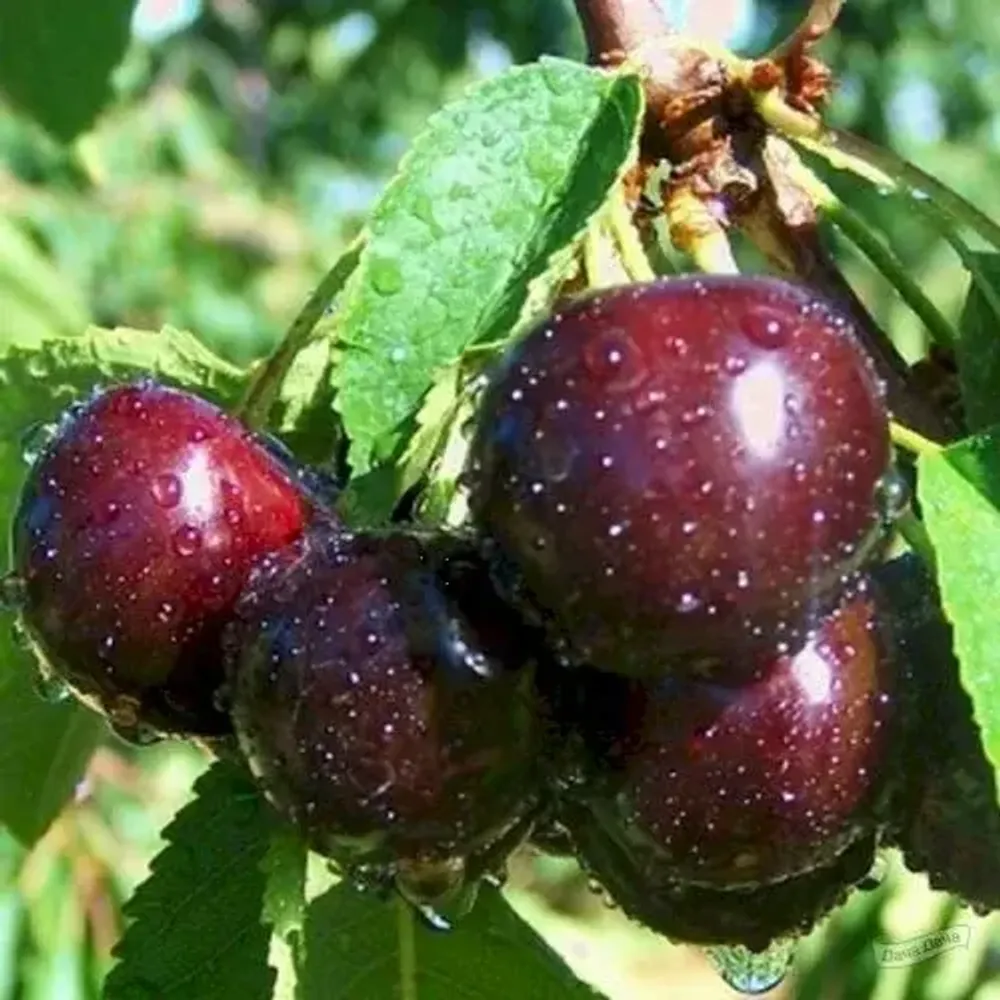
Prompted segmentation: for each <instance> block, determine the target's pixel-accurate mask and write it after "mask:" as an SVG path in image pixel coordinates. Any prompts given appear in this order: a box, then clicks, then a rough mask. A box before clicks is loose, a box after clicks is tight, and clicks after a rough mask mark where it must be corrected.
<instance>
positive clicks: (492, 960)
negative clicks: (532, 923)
mask: <svg viewBox="0 0 1000 1000" xmlns="http://www.w3.org/2000/svg"><path fill="white" fill-rule="evenodd" d="M397 928H398V920H397V910H396V906H395V905H394V904H391V903H385V902H380V901H379V900H377V899H375V898H373V897H371V896H368V895H365V894H362V893H359V892H357V891H356V890H355V889H353V888H352V887H351V886H349V885H347V884H345V883H340V884H339V885H336V886H334V887H333V888H332V889H330V890H329V891H328V892H326V893H325V894H324V895H322V896H320V897H319V898H317V899H316V900H314V901H313V902H312V903H311V904H310V906H309V910H308V913H307V916H306V947H307V958H306V965H305V974H304V976H303V979H302V983H301V988H302V1000H373V998H375V997H394V996H398V995H399V993H398V984H399V975H400V966H399V963H400V950H399V942H398V940H397V934H398V929H397ZM415 947H416V955H415V959H416V982H417V995H418V996H419V997H420V1000H511V998H512V997H516V998H517V1000H594V997H595V994H594V993H593V991H591V990H590V989H589V988H588V987H586V986H584V985H583V984H582V983H580V982H579V981H578V980H577V979H576V978H575V977H574V975H573V973H572V972H570V970H569V968H568V967H567V966H566V965H565V964H564V963H563V961H562V960H561V959H560V958H559V957H558V956H557V955H556V954H555V953H554V952H553V951H552V950H551V949H550V948H549V947H548V946H547V945H546V944H545V942H544V941H543V940H542V939H541V938H540V937H539V936H538V935H537V934H535V932H534V931H533V930H532V929H531V928H530V927H529V926H528V925H527V924H526V923H524V921H522V920H521V918H520V917H518V916H517V914H516V913H515V912H514V911H513V910H512V909H511V908H510V906H509V905H508V903H507V901H506V900H505V899H504V898H503V896H502V895H501V894H500V893H499V892H497V891H496V890H495V889H491V888H487V887H484V888H483V889H482V890H481V892H480V896H479V900H478V901H477V903H476V905H475V906H474V907H473V909H472V912H471V913H470V914H468V915H467V916H466V917H464V918H463V919H462V921H461V922H460V923H459V924H457V925H456V927H455V929H454V930H452V931H451V932H450V933H447V934H442V933H441V932H440V931H429V930H425V929H423V927H422V926H418V927H417V928H416V942H415Z"/></svg>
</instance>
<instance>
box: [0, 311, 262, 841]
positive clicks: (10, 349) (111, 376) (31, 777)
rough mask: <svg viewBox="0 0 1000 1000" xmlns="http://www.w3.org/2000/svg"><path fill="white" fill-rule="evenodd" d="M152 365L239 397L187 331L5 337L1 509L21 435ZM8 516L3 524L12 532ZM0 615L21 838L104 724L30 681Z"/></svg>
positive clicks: (239, 377) (4, 811)
mask: <svg viewBox="0 0 1000 1000" xmlns="http://www.w3.org/2000/svg"><path fill="white" fill-rule="evenodd" d="M147 373H148V374H156V375H159V376H161V377H164V378H168V379H169V380H170V381H172V382H174V383H176V384H179V385H182V386H186V387H188V388H193V389H196V390H197V391H199V392H202V393H204V394H205V395H212V396H215V397H216V398H221V399H229V400H231V399H235V398H236V397H237V396H238V394H239V392H240V390H241V386H242V383H243V373H242V372H241V371H240V370H239V369H236V368H233V367H232V366H230V365H228V364H227V363H226V362H224V361H222V360H221V359H220V358H217V357H216V356H215V355H214V354H212V353H211V352H210V351H209V350H208V349H207V348H206V347H204V345H202V344H201V343H200V342H199V341H198V340H196V339H195V338H194V337H193V336H191V334H188V333H182V332H180V331H178V330H164V331H163V332H162V333H147V332H143V331H138V330H122V329H118V330H104V329H99V328H97V327H92V328H90V329H88V330H86V331H85V332H83V333H81V334H80V335H79V336H75V337H53V336H50V337H46V338H44V339H40V340H36V339H34V338H31V339H30V340H29V341H28V342H27V343H20V342H19V343H15V344H11V343H6V344H4V343H3V342H0V394H2V399H3V404H2V406H0V510H2V511H4V512H5V516H9V515H10V513H12V512H13V510H14V508H15V505H16V502H17V496H18V493H19V492H20V489H21V484H22V482H23V481H24V477H25V475H26V473H27V465H26V464H25V462H24V460H23V458H22V454H21V453H22V444H21V442H22V439H23V438H24V436H25V433H26V432H28V431H29V429H30V428H31V427H32V426H33V425H35V424H37V423H39V422H47V421H51V420H55V419H56V418H57V417H58V416H59V414H60V413H61V412H62V411H63V410H64V409H65V408H66V406H68V405H69V404H70V403H71V402H73V401H74V400H75V399H78V398H80V396H82V395H83V394H85V393H87V392H89V391H90V390H91V389H92V388H93V386H94V385H96V384H98V383H101V382H114V381H117V380H123V379H128V378H134V377H137V376H140V375H143V374H147ZM6 529H7V526H6V524H4V526H3V530H4V531H5V532H6ZM11 625H12V621H11V619H10V616H9V615H0V732H3V733H4V739H3V741H2V746H0V823H3V824H5V825H6V826H8V827H9V828H10V829H11V830H12V831H13V832H14V834H15V835H16V836H17V837H18V838H19V839H21V840H23V841H24V842H25V843H28V844H30V843H32V842H34V841H35V840H36V839H37V838H38V837H40V836H41V835H42V834H43V833H44V832H45V830H46V829H47V828H48V826H49V824H50V823H51V822H52V820H53V819H54V818H55V817H56V815H57V814H58V813H59V810H60V809H61V808H62V806H63V804H64V803H65V802H66V800H67V799H68V798H69V796H70V795H71V794H72V792H73V789H74V788H75V787H76V784H77V782H78V781H79V780H80V777H81V776H82V775H83V771H84V769H85V768H86V766H87V762H88V760H89V758H90V754H91V751H92V750H93V748H94V746H95V745H96V743H97V741H98V740H99V739H100V736H101V734H102V732H103V731H104V729H103V725H102V723H101V722H100V720H99V719H98V718H97V717H96V716H95V715H94V714H93V713H92V712H90V711H88V710H87V709H85V708H83V707H82V706H81V705H79V704H77V703H76V702H73V701H70V702H66V703H63V704H58V705H52V704H48V703H47V702H44V701H42V700H41V699H40V698H38V697H37V696H36V695H35V694H34V692H33V690H32V686H33V676H34V664H33V662H32V658H31V656H30V655H29V654H27V653H26V652H25V651H24V650H23V649H22V648H21V647H20V646H19V645H18V644H16V643H15V642H14V641H13V640H12V635H11Z"/></svg>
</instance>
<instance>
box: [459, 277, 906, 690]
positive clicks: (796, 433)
mask: <svg viewBox="0 0 1000 1000" xmlns="http://www.w3.org/2000/svg"><path fill="white" fill-rule="evenodd" d="M888 462H889V438H888V421H887V416H886V411H885V406H884V403H883V398H882V389H881V386H880V384H879V382H878V381H877V379H876V377H875V375H874V374H873V370H872V367H871V364H870V363H869V361H868V360H867V358H866V357H865V355H864V354H863V352H862V350H861V348H860V347H859V344H858V341H857V340H856V338H855V335H854V332H853V331H852V329H851V327H850V324H849V323H848V321H847V320H846V319H845V318H844V317H843V316H841V315H840V314H839V313H838V312H837V311H836V309H835V308H834V307H833V306H831V305H830V304H829V303H827V302H825V301H824V300H823V299H821V298H819V297H818V296H817V295H816V293H814V292H813V291H811V290H810V289H808V288H806V287H803V286H800V285H793V284H789V283H787V282H784V281H778V280H775V279H771V278H759V277H702V278H691V277H686V278H673V279H664V280H660V281H656V282H653V283H650V284H645V285H636V286H630V287H624V288H619V289H612V290H610V291H606V292H602V293H600V294H598V295H596V296H594V297H592V298H589V299H586V300H583V301H580V302H577V303H575V304H573V305H571V306H570V307H569V308H567V309H565V310H564V311H563V312H561V313H559V314H557V315H555V316H554V317H552V318H551V319H548V320H546V321H545V322H544V323H542V324H541V325H540V326H538V327H537V328H535V329H534V330H533V331H532V332H530V333H529V334H528V335H527V337H526V338H525V339H524V340H523V341H521V342H520V343H519V344H517V345H516V346H515V347H514V348H513V350H512V351H511V353H510V355H509V356H508V358H507V359H506V362H505V364H504V366H503V368H502V371H501V372H500V373H499V375H498V376H497V377H496V378H495V379H494V380H493V382H492V385H491V386H490V388H489V389H488V391H487V393H486V396H485V399H484V402H483V404H482V407H481V411H480V417H479V423H478V431H477V434H476V438H475V441H474V445H473V451H472V464H471V468H470V476H469V479H470V483H471V487H472V490H471V502H472V510H473V513H474V517H475V519H476V521H477V522H478V525H479V526H480V528H481V529H482V531H483V532H484V533H485V535H486V536H487V538H488V539H490V540H491V542H492V544H493V547H494V549H495V551H496V554H497V558H498V560H499V561H500V562H501V563H502V564H503V565H502V570H503V572H504V573H511V574H512V576H513V578H514V580H515V581H516V582H517V585H518V586H519V588H520V590H521V596H522V597H523V598H524V599H525V600H526V601H527V602H528V603H529V604H532V605H534V607H535V608H536V609H538V610H539V611H540V613H541V615H542V616H543V617H544V618H546V619H548V620H549V627H550V628H551V630H552V632H553V634H554V636H555V638H556V640H557V641H558V642H559V643H561V644H562V645H563V646H564V647H565V649H566V650H567V652H568V654H569V655H570V656H571V658H574V659H576V660H577V661H579V662H587V663H591V664H593V665H595V666H598V667H600V668H603V669H609V670H615V671H620V672H623V673H629V674H634V675H639V676H649V675H658V674H661V673H663V672H664V665H665V663H667V662H668V661H669V660H670V658H671V657H672V656H675V655H676V654H679V653H685V652H690V651H692V650H697V651H699V652H716V653H720V654H722V655H729V654H731V653H732V651H733V649H734V647H736V646H739V647H741V648H742V647H745V646H746V644H747V641H748V639H749V638H751V637H752V636H753V635H754V633H755V631H756V633H758V634H760V636H761V639H762V641H763V642H765V643H768V642H770V641H771V636H772V634H773V631H774V622H776V621H777V622H781V623H783V625H784V627H785V628H786V630H787V631H788V632H789V634H791V633H793V632H794V631H795V629H796V625H797V624H800V623H801V622H802V621H804V620H806V619H808V618H809V617H810V616H812V615H814V614H815V609H816V607H817V605H818V604H823V603H824V602H825V603H829V602H830V601H831V599H833V600H835V598H836V595H837V593H838V592H839V589H840V587H841V580H842V577H843V576H844V575H845V573H846V572H847V571H848V570H849V569H852V568H856V567H857V566H858V565H859V564H860V563H861V562H862V561H863V560H864V557H865V556H866V555H867V554H868V553H869V551H870V550H871V549H872V546H873V542H874V541H875V540H876V539H877V538H878V537H879V536H880V534H881V533H880V531H879V524H880V515H879V512H878V510H877V505H876V499H875V497H876V484H877V483H878V481H879V479H880V477H881V476H882V475H883V473H884V472H885V471H886V468H887V465H888Z"/></svg>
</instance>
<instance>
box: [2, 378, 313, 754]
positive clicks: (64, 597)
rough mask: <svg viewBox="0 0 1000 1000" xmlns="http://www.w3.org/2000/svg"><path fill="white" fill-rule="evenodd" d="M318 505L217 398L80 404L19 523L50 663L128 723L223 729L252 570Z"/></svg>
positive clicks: (33, 624) (146, 391) (146, 396)
mask: <svg viewBox="0 0 1000 1000" xmlns="http://www.w3.org/2000/svg"><path fill="white" fill-rule="evenodd" d="M313 510H314V503H313V501H312V500H310V499H309V498H308V497H307V495H306V494H305V492H304V490H303V489H302V488H301V484H300V483H299V481H298V479H297V477H296V475H295V474H294V473H293V472H292V471H291V470H290V468H289V467H287V466H286V465H285V464H284V463H282V462H281V461H280V460H279V459H278V458H277V457H275V455H274V454H272V452H271V451H270V450H269V448H268V447H267V446H265V444H264V443H263V442H262V441H260V440H259V439H257V438H255V437H254V436H253V435H252V434H251V433H250V432H249V431H248V430H247V429H246V428H245V427H244V426H243V425H242V424H240V423H239V421H237V420H236V419H235V418H233V417H231V416H229V415H227V414H225V413H224V412H222V411H221V410H219V409H218V408H217V407H215V406H213V405H212V404H211V403H208V402H207V401H205V400H203V399H200V398H198V397H196V396H193V395H190V394H189V393H186V392H181V391H178V390H175V389H171V388H167V387H165V386H162V385H157V384H155V383H153V382H149V381H145V382H141V383H137V384H132V385H123V386H116V387H112V388H109V389H106V390H103V391H100V392H97V393H96V394H95V395H94V396H93V397H92V398H91V399H90V400H88V401H87V402H86V403H84V404H82V405H80V406H77V407H74V408H72V409H71V410H70V411H69V412H68V413H67V414H66V415H65V416H64V417H63V419H62V421H61V423H60V425H59V427H58V430H57V432H56V435H55V437H54V439H53V440H52V441H51V442H50V443H49V444H48V446H47V447H46V448H45V450H44V451H43V453H42V454H41V456H40V457H39V458H38V460H37V462H36V463H35V465H34V466H33V468H32V469H31V472H30V473H29V476H28V480H27V483H26V485H25V487H24V490H23V492H22V495H21V498H20V503H19V505H18V508H17V512H16V514H15V518H14V528H13V551H14V566H15V570H16V572H17V573H18V574H20V576H21V577H23V579H24V581H25V602H24V606H23V609H22V613H23V621H24V624H25V626H26V628H27V631H28V633H29V634H30V636H31V637H32V639H33V641H34V644H35V646H36V648H37V650H38V652H39V654H40V655H41V657H42V659H43V660H44V661H45V663H46V665H47V668H48V669H50V670H51V671H53V672H54V673H55V674H57V675H58V676H60V677H61V678H63V679H64V680H66V681H67V682H68V683H69V684H70V685H71V686H72V687H73V688H74V689H75V690H76V692H77V693H78V694H79V695H80V696H81V697H83V698H84V699H85V700H87V701H89V702H91V703H92V704H94V706H95V707H98V708H100V709H102V710H103V711H104V712H106V713H107V714H108V716H109V717H110V718H111V720H112V722H114V723H115V724H117V725H118V726H120V727H122V728H123V729H124V730H132V729H134V728H135V727H137V726H139V725H141V726H145V727H151V728H153V729H155V730H158V731H161V732H166V733H190V734H199V735H218V734H224V733H226V732H227V731H229V729H230V725H229V722H228V719H227V718H226V716H225V715H224V714H223V713H222V712H220V711H219V710H218V709H217V708H216V707H215V706H214V704H213V695H214V692H215V691H216V689H217V688H218V687H219V685H220V684H221V682H222V679H223V672H222V663H221V647H220V636H221V630H222V626H223V625H224V623H225V622H226V620H227V619H228V617H229V615H230V613H231V610H232V607H233V604H234V603H235V601H236V598H237V597H238V595H239V593H240V591H241V589H242V587H243V585H244V583H245V582H246V579H247V576H248V574H249V572H250V569H251V567H252V566H253V565H254V563H255V561H256V560H257V559H258V558H259V557H261V556H262V555H263V554H265V553H267V552H270V551H271V550H273V549H276V548H280V547H281V546H284V545H287V544H288V543H289V542H291V541H293V540H294V539H295V538H297V537H298V536H299V535H300V534H301V532H302V530H303V526H304V524H305V523H306V521H307V519H309V517H310V516H311V514H312V513H313Z"/></svg>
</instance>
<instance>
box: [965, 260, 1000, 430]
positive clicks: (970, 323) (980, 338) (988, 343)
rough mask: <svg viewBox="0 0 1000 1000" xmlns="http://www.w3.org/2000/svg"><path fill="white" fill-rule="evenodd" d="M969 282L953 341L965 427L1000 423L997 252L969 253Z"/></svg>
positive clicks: (999, 272)
mask: <svg viewBox="0 0 1000 1000" xmlns="http://www.w3.org/2000/svg"><path fill="white" fill-rule="evenodd" d="M965 263H966V265H967V266H968V267H969V268H970V270H971V271H972V283H971V284H970V285H969V294H968V297H967V298H966V300H965V308H964V309H963V310H962V319H961V322H960V324H959V339H958V344H957V355H958V373H959V379H960V382H961V386H962V401H963V403H964V405H965V416H966V421H967V422H968V425H969V428H970V429H971V430H973V431H979V430H983V429H984V428H986V427H989V426H991V425H992V424H996V423H1000V254H996V253H969V254H968V256H967V257H966V259H965Z"/></svg>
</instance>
